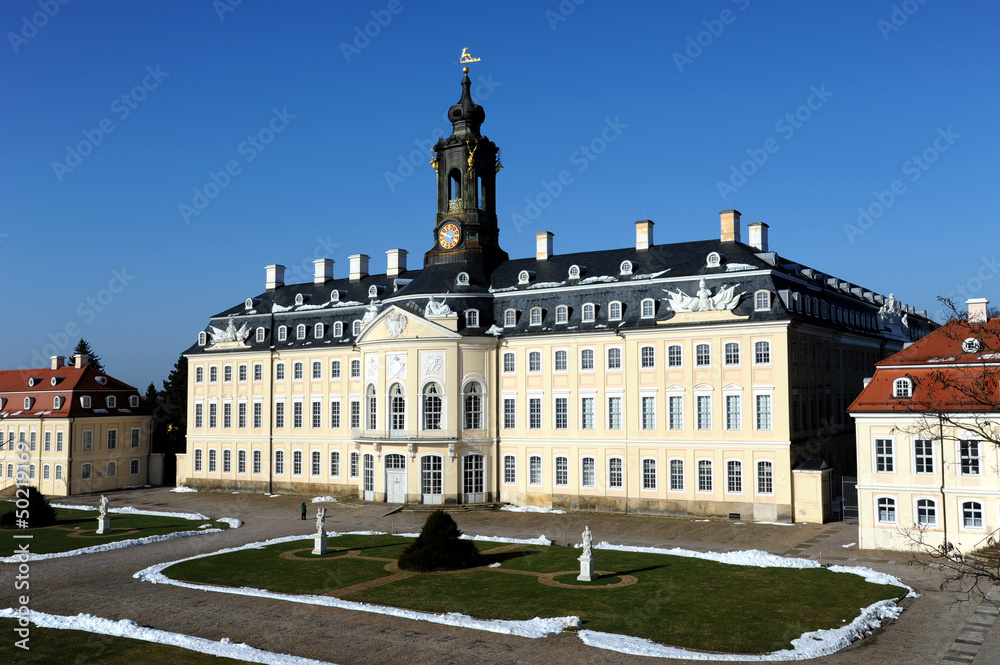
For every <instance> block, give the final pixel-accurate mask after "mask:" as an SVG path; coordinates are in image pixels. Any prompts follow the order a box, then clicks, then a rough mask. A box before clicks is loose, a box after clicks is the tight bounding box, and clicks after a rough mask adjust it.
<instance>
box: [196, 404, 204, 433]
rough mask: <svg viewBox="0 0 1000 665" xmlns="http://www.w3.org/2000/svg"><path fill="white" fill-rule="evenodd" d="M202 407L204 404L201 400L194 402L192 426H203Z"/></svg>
mask: <svg viewBox="0 0 1000 665" xmlns="http://www.w3.org/2000/svg"><path fill="white" fill-rule="evenodd" d="M204 408H205V405H204V404H202V403H201V402H195V405H194V426H195V427H203V426H204V420H203V418H204V415H203V414H204Z"/></svg>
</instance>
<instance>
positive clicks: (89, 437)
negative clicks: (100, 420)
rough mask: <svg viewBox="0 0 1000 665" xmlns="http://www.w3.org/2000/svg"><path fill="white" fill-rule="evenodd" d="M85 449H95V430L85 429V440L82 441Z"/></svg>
mask: <svg viewBox="0 0 1000 665" xmlns="http://www.w3.org/2000/svg"><path fill="white" fill-rule="evenodd" d="M81 445H82V446H83V450H93V448H94V430H92V429H88V430H84V431H83V440H82V442H81Z"/></svg>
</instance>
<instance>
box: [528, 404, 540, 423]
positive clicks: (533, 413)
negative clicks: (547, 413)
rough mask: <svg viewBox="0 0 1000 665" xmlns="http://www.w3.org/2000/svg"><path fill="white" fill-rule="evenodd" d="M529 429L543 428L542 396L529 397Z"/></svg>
mask: <svg viewBox="0 0 1000 665" xmlns="http://www.w3.org/2000/svg"><path fill="white" fill-rule="evenodd" d="M528 429H542V398H541V397H530V398H528Z"/></svg>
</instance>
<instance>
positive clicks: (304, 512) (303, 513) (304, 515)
mask: <svg viewBox="0 0 1000 665" xmlns="http://www.w3.org/2000/svg"><path fill="white" fill-rule="evenodd" d="M305 518H306V502H305V501H303V502H302V519H303V520H304V519H305Z"/></svg>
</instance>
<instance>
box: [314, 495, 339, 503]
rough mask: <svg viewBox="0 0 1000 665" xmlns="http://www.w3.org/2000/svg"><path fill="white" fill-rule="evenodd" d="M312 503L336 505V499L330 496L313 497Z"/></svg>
mask: <svg viewBox="0 0 1000 665" xmlns="http://www.w3.org/2000/svg"><path fill="white" fill-rule="evenodd" d="M312 502H313V503H337V499H335V498H334V497H332V496H314V497H313V500H312Z"/></svg>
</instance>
